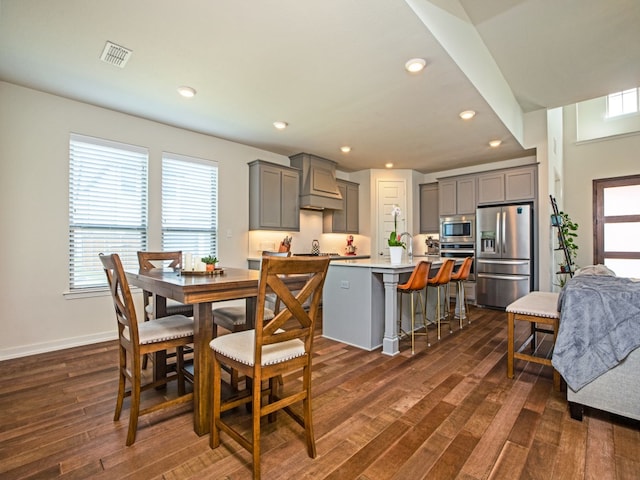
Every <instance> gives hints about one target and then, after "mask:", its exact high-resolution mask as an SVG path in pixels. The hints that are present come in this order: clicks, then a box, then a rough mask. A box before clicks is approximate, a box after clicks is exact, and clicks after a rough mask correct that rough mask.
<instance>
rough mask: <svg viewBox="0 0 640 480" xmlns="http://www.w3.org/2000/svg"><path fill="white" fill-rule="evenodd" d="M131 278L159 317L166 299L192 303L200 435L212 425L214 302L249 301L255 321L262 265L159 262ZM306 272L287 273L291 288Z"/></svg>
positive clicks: (160, 368) (161, 367) (159, 365)
mask: <svg viewBox="0 0 640 480" xmlns="http://www.w3.org/2000/svg"><path fill="white" fill-rule="evenodd" d="M126 275H127V280H128V282H129V284H131V285H133V286H135V287H139V288H141V289H143V290H146V291H148V292H150V293H152V294H153V301H154V312H155V316H156V318H160V317H162V316H166V311H167V310H166V309H167V299H168V298H170V299H173V300H176V301H178V302H181V303H185V304H191V305H193V320H194V326H193V328H194V332H193V333H194V335H193V377H194V380H193V428H194V430H195V432H196V433H197V434H198V435H205V434H207V433H209V430H210V418H211V408H212V405H211V398H212V395H211V388H212V387H211V384H212V354H211V348H210V347H209V342H211V340H212V339H213V303H214V302H220V301H226V300H241V299H245V301H246V316H247V328H253V326H254V325H255V321H254V319H255V311H256V297H257V295H258V283H259V279H260V271H259V270H250V269H244V268H223V269H218V270H216V271H214V272H184V271H179V270H177V271H174V270H173V269H166V268H164V269H163V268H157V269H153V270H149V271H145V272H143V271H141V270H136V271H126ZM304 282H305V276H298V275H292V276H291V277H289V278H288V279H285V283H286V284H288V285H289V286H290V287H291V288H293V289H295V288H296V287H298V286H299V287H298V288H301V287H302V286H303V285H304ZM165 375H166V364H165V362H164V361H159V362H158V361H156V362H154V377H155V378H156V379H158V378H162V377H164V376H165Z"/></svg>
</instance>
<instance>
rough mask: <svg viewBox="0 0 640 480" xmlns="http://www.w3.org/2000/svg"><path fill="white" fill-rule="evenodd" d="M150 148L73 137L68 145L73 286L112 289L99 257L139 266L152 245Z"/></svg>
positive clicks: (76, 287)
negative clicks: (108, 256) (107, 255)
mask: <svg viewBox="0 0 640 480" xmlns="http://www.w3.org/2000/svg"><path fill="white" fill-rule="evenodd" d="M147 169H148V151H147V149H145V148H141V147H136V146H132V145H125V144H120V143H116V142H110V141H107V140H102V139H98V138H91V137H85V136H81V135H76V134H72V135H71V139H70V141H69V288H70V289H71V290H77V289H88V288H94V287H101V288H103V287H105V286H106V285H107V281H106V278H105V276H104V272H103V270H102V264H101V263H100V260H99V258H98V254H99V253H109V252H117V253H118V254H119V255H120V258H121V260H122V263H123V265H124V267H125V268H137V266H138V259H137V254H136V252H137V251H138V250H145V249H146V246H147Z"/></svg>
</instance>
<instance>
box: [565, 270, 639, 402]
mask: <svg viewBox="0 0 640 480" xmlns="http://www.w3.org/2000/svg"><path fill="white" fill-rule="evenodd" d="M558 310H560V329H559V331H558V338H557V340H556V344H555V348H554V349H553V357H552V364H553V367H554V368H555V369H556V370H557V371H558V372H560V374H561V375H562V376H563V378H564V379H565V381H566V382H567V385H569V386H570V387H571V388H572V389H573V390H574V391H578V390H580V389H581V388H582V387H584V386H585V385H587V384H588V383H589V382H591V381H593V380H595V379H596V378H598V377H599V376H600V375H602V374H603V373H605V372H607V371H608V370H609V369H611V368H613V367H615V366H616V365H618V364H619V363H620V362H621V361H622V360H624V359H625V358H626V356H627V355H628V354H629V353H631V352H632V351H633V350H635V349H636V348H637V347H638V346H640V282H634V281H632V280H630V279H628V278H622V277H611V276H598V275H595V276H594V275H585V276H578V277H574V278H572V279H570V280H569V281H568V282H567V283H566V285H565V287H564V288H563V290H562V292H561V293H560V296H559V299H558Z"/></svg>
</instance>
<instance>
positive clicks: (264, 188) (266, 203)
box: [259, 166, 282, 229]
mask: <svg viewBox="0 0 640 480" xmlns="http://www.w3.org/2000/svg"><path fill="white" fill-rule="evenodd" d="M281 192H282V175H281V171H280V170H279V169H277V168H272V167H268V166H262V167H261V168H260V205H259V208H260V228H266V229H268V228H280V226H281V224H282V209H281V208H280V205H281V202H280V200H281Z"/></svg>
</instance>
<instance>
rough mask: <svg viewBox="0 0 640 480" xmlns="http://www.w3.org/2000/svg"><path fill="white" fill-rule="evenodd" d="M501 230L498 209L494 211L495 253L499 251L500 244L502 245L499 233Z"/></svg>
mask: <svg viewBox="0 0 640 480" xmlns="http://www.w3.org/2000/svg"><path fill="white" fill-rule="evenodd" d="M501 233H502V232H501V231H500V211H498V213H496V239H495V242H496V244H495V246H494V248H495V251H496V252H497V253H500V248H501V247H500V245H502V235H501Z"/></svg>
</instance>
